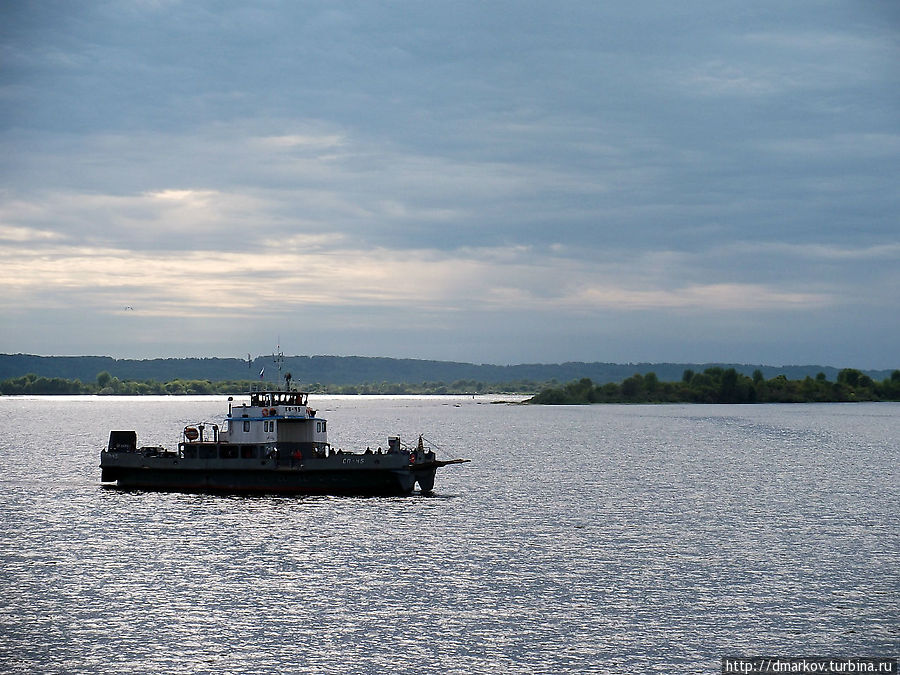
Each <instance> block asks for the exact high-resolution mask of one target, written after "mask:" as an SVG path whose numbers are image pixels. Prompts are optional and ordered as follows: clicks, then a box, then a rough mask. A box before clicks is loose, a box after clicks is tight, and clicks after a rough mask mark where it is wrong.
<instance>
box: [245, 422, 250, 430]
mask: <svg viewBox="0 0 900 675" xmlns="http://www.w3.org/2000/svg"><path fill="white" fill-rule="evenodd" d="M248 431H250V421H249V420H248V421H245V422H244V433H247V432H248Z"/></svg>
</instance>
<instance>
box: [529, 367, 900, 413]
mask: <svg viewBox="0 0 900 675" xmlns="http://www.w3.org/2000/svg"><path fill="white" fill-rule="evenodd" d="M865 401H869V402H875V401H900V370H895V371H893V372H892V373H891V375H890V377H887V378H885V379H884V380H882V381H880V382H879V381H876V380H873V379H872V378H871V377H869V376H868V375H866V374H865V373H862V372H861V371H859V370H856V369H853V368H844V369H843V370H841V371H840V372H839V373H838V376H837V379H836V380H835V381H834V382H832V381H829V380H828V378H827V377H826V376H825V374H824V373H819V374H817V375H816V377H815V378H812V377H809V376H807V377H805V378H804V379H802V380H789V379H787V378H786V377H785V376H784V375H778V376H777V377H774V378H771V379H768V380H767V379H765V378H764V377H763V374H762V372H761V371H756V372H754V373H753V376H752V377H747V376H746V375H742V374H740V373H738V372H737V371H736V370H735V369H734V368H729V369H725V368H707V369H706V370H704V371H703V372H702V373H697V372H695V371H693V370H690V369H688V370H685V371H684V373H683V374H682V378H681V381H679V382H662V381H660V380H659V378H657V377H656V375H655V374H654V373H649V374H647V375H640V374H636V375H633V376H631V377H629V378H627V379H626V380H624V381H623V382H622V383H620V384H619V383H615V382H608V383H606V384H602V385H595V384H594V383H593V382H592V381H591V380H590V379H589V378H582V379H581V380H578V381H576V382H570V383H569V384H567V385H565V386H563V387H551V388H548V389H544V390H543V391H541V392H540V393H539V394H537V395H535V396H534V397H533V398H531V399H529V400H528V401H526V402H527V403H532V404H538V405H588V404H594V403H713V404H716V403H723V404H725V403H853V402H865Z"/></svg>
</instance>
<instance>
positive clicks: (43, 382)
mask: <svg viewBox="0 0 900 675" xmlns="http://www.w3.org/2000/svg"><path fill="white" fill-rule="evenodd" d="M259 384H260V382H259V380H217V381H213V380H190V379H173V380H168V381H166V382H160V381H156V380H128V379H119V378H118V377H114V376H112V375H110V373H109V372H107V371H103V372H101V373H99V374H98V375H97V378H96V380H95V381H93V382H82V381H81V380H79V379H66V378H62V377H44V376H40V375H35V374H34V373H29V374H27V375H23V376H21V377H12V378H8V379H6V380H2V381H0V394H4V395H8V396H16V395H19V396H21V395H28V394H32V395H77V394H82V395H83V394H87V395H100V396H143V395H161V396H167V395H175V396H178V395H195V396H196V395H203V394H231V395H233V394H242V393H244V392H247V391H250V389H251V388H252V387H256V386H258V385H259ZM269 385H270V386H271V383H269ZM546 386H549V385H548V383H537V382H532V381H529V380H520V381H517V382H506V383H487V382H482V381H479V380H456V381H454V382H451V383H449V384H447V383H444V382H420V383H409V382H372V383H364V384H350V385H348V384H344V385H335V384H322V383H320V382H315V383H313V384H311V385H309V386H306V387H303V389H304V391H308V392H309V393H311V394H361V395H371V394H395V395H396V394H476V393H478V394H494V393H510V392H535V391H538V390H540V389H541V388H542V387H546Z"/></svg>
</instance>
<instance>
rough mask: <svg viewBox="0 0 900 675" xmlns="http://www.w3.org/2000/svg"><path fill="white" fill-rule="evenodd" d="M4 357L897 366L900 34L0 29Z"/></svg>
mask: <svg viewBox="0 0 900 675" xmlns="http://www.w3.org/2000/svg"><path fill="white" fill-rule="evenodd" d="M0 106H2V108H0V352H7V353H9V352H26V353H35V354H48V355H49V354H73V355H78V354H101V355H112V356H116V357H137V358H144V357H168V356H242V355H243V356H245V355H246V354H247V353H248V352H251V353H253V354H254V355H256V354H261V353H267V352H271V350H272V349H273V348H274V347H275V345H276V344H277V343H278V342H280V344H281V347H282V349H283V350H284V351H285V353H287V354H338V355H368V356H395V357H412V358H434V359H442V360H459V361H474V362H486V363H501V364H505V363H522V362H559V361H569V360H586V361H615V362H638V361H670V362H709V361H727V362H742V363H766V364H772V365H781V364H800V363H802V364H807V363H815V364H822V365H834V366H853V367H861V368H896V367H900V349H898V346H900V4H898V3H897V2H896V1H895V0H794V1H792V2H784V0H777V1H770V0H762V1H759V2H746V0H741V1H740V2H737V1H733V0H716V2H691V1H687V2H671V0H665V1H658V2H656V1H645V2H625V1H624V0H614V1H611V2H605V1H604V2H601V1H599V0H590V1H585V2H548V1H540V2H534V1H527V0H521V1H517V2H485V1H484V0H478V1H477V2H469V1H468V0H453V1H452V2H424V1H422V0H415V1H409V2H404V1H396V2H390V3H386V2H373V1H372V0H365V1H360V2H340V1H331V0H329V1H327V2H325V1H323V2H299V1H298V2H277V1H269V2H266V1H260V2H251V3H248V2H244V1H242V2H232V1H230V0H221V1H212V0H191V1H190V2H188V1H185V2H178V1H177V0H131V1H126V0H118V1H113V2H92V3H73V2H68V1H66V0H60V1H59V2H50V1H44V0H34V1H32V2H5V3H3V4H2V7H0Z"/></svg>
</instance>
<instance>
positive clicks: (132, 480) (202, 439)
mask: <svg viewBox="0 0 900 675" xmlns="http://www.w3.org/2000/svg"><path fill="white" fill-rule="evenodd" d="M246 395H247V396H249V401H245V402H243V403H240V404H237V403H235V402H234V398H233V397H231V396H229V397H228V414H227V415H226V417H225V419H224V421H223V423H222V424H221V425H219V424H209V423H197V424H190V425H188V426H186V427H184V429H183V431H182V433H181V440H180V441H179V442H178V447H177V450H168V449H166V448H163V447H159V446H138V442H137V433H136V432H135V431H120V430H115V431H110V434H109V442H108V444H107V446H106V448H104V449H103V450H101V452H100V469H101V476H100V481H101V482H102V483H107V484H109V483H114V484H115V486H116V487H119V488H130V489H146V490H173V491H176V490H177V491H186V492H257V493H293V494H334V495H408V494H411V493H412V492H413V491H414V490H415V486H416V485H418V486H419V491H420V492H421V493H422V494H428V493H431V492H432V491H433V489H434V478H435V473H436V472H437V470H438V469H439V468H441V467H443V466H447V465H449V464H462V463H464V462H468V461H469V460H466V459H444V460H439V459H437V457H436V455H435V448H434V446H433V444H431V443H427V442H426V441H425V439H424V437H423V436H419V437H418V440H417V442H416V443H415V445H414V446H409V445H406V444H405V443H403V442H402V441H401V440H400V437H399V436H389V437H388V439H387V447H386V448H384V449H382V448H381V447H378V448H377V449H376V450H372V449H371V448H366V450H365V451H361V452H350V451H344V450H342V449H338V450H336V449H335V448H334V447H333V446H332V445H331V444H330V443H329V442H328V422H327V421H326V420H325V419H324V418H322V417H319V416H318V414H317V411H316V410H314V409H313V408H311V407H310V405H309V394H308V393H307V392H302V391H296V390H293V389H292V388H291V386H290V381H289V380H288V382H287V385H286V386H283V387H279V388H276V389H268V388H263V387H259V388H258V389H256V390H251V391H249V392H246Z"/></svg>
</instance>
